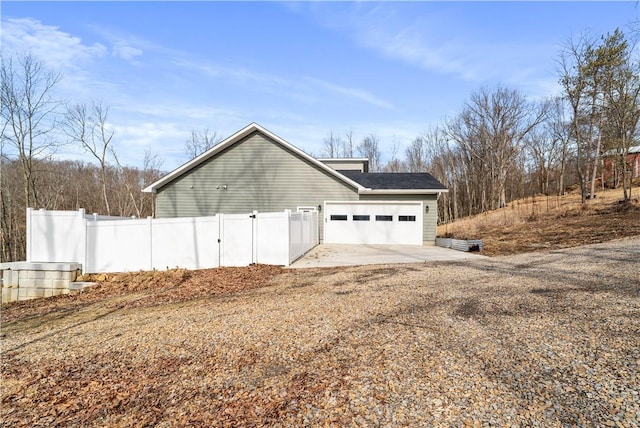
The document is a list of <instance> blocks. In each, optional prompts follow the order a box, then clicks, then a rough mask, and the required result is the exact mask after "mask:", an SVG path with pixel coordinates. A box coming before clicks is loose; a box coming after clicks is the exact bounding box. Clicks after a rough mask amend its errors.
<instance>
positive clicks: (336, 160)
mask: <svg viewBox="0 0 640 428" xmlns="http://www.w3.org/2000/svg"><path fill="white" fill-rule="evenodd" d="M318 160H319V161H320V162H342V163H345V162H364V161H367V162H369V158H318Z"/></svg>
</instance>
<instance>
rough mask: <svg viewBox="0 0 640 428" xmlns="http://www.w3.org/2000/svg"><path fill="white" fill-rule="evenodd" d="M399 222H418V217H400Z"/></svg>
mask: <svg viewBox="0 0 640 428" xmlns="http://www.w3.org/2000/svg"><path fill="white" fill-rule="evenodd" d="M398 221H416V216H414V215H399V216H398Z"/></svg>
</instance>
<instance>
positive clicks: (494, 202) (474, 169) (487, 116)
mask: <svg viewBox="0 0 640 428" xmlns="http://www.w3.org/2000/svg"><path fill="white" fill-rule="evenodd" d="M546 114H547V111H546V109H545V108H544V106H539V105H536V104H534V103H530V102H528V101H527V100H526V98H525V97H524V96H523V95H522V94H520V93H519V92H518V91H515V90H510V89H506V88H501V87H498V88H497V89H495V90H491V91H490V90H488V89H482V90H481V91H479V92H477V93H474V94H472V95H471V99H470V101H469V102H467V103H466V105H465V107H464V109H463V111H462V113H460V115H459V116H458V117H457V118H455V119H454V120H451V121H449V122H448V124H447V131H446V132H447V135H448V138H450V139H451V140H453V141H455V143H456V144H457V147H458V150H459V153H460V156H461V160H462V162H464V165H465V166H466V174H465V176H466V177H467V178H466V187H467V193H468V198H469V203H470V206H471V207H472V212H471V213H475V212H482V211H486V210H489V209H496V208H499V207H502V206H504V205H506V203H507V201H508V200H509V199H510V198H508V197H507V182H508V177H509V175H510V173H512V172H513V171H514V170H515V169H516V165H517V159H518V158H519V156H520V155H521V152H522V149H523V145H524V139H525V137H526V136H527V135H528V134H529V133H530V132H531V131H532V130H533V129H534V128H535V127H536V126H537V125H539V124H540V123H541V122H542V121H543V119H544V118H545V115H546Z"/></svg>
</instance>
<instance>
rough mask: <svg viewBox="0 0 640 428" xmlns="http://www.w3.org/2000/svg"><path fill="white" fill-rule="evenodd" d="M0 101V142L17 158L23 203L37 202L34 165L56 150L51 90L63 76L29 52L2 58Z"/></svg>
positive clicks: (54, 105)
mask: <svg viewBox="0 0 640 428" xmlns="http://www.w3.org/2000/svg"><path fill="white" fill-rule="evenodd" d="M1 59H2V65H1V66H0V101H1V105H2V108H1V109H0V110H1V115H2V120H3V122H4V123H3V126H2V135H1V138H2V145H3V147H5V148H6V149H7V150H8V151H10V153H9V154H10V155H11V154H14V155H16V156H17V157H18V160H19V162H20V165H21V167H22V181H23V192H24V204H25V206H26V207H30V206H34V205H36V206H37V205H38V193H37V186H36V174H35V172H36V171H35V166H36V164H37V162H38V161H39V160H41V159H44V158H46V157H48V156H51V155H52V154H53V153H55V152H56V150H57V148H58V146H59V142H58V141H56V140H55V139H54V138H53V136H52V132H51V131H52V130H53V129H54V128H55V125H56V118H57V115H58V108H59V106H60V102H59V101H58V100H56V99H55V98H54V97H53V89H54V87H55V86H56V84H57V83H58V82H59V81H60V79H61V78H62V75H61V74H60V73H58V72H54V71H51V70H48V69H47V68H46V67H45V65H44V63H43V62H41V61H38V60H37V59H35V58H34V57H33V56H31V54H26V55H23V56H20V57H18V58H17V59H16V60H15V62H14V58H13V57H12V56H9V57H4V56H3V57H2V58H1Z"/></svg>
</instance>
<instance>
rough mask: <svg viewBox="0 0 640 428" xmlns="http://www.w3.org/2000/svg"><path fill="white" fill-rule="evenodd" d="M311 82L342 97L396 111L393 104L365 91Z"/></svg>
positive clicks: (321, 81) (316, 81) (317, 80)
mask: <svg viewBox="0 0 640 428" xmlns="http://www.w3.org/2000/svg"><path fill="white" fill-rule="evenodd" d="M309 81H310V82H312V83H314V84H315V85H317V86H319V87H320V88H323V89H327V90H329V91H332V92H335V93H337V94H340V95H346V96H347V97H349V98H353V99H357V100H360V101H364V102H365V103H367V104H371V105H373V106H376V107H382V108H384V109H395V107H394V106H393V104H391V103H390V102H388V101H385V100H383V99H381V98H378V97H376V96H375V95H373V94H372V93H370V92H368V91H365V90H363V89H358V88H349V87H345V86H340V85H336V84H334V83H330V82H325V81H323V80H319V79H309Z"/></svg>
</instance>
